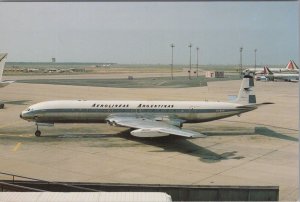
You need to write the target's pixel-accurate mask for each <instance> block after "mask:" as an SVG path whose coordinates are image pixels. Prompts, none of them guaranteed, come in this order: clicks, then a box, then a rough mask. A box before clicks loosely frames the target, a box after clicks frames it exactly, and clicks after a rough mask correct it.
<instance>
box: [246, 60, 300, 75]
mask: <svg viewBox="0 0 300 202" xmlns="http://www.w3.org/2000/svg"><path fill="white" fill-rule="evenodd" d="M269 69H270V70H271V71H272V72H276V73H277V72H278V73H280V72H286V73H288V72H289V73H292V72H295V73H296V72H299V67H298V66H297V65H296V63H295V62H294V61H293V60H290V61H289V62H288V64H287V65H286V67H285V68H269ZM243 72H244V73H246V74H247V73H248V74H249V73H254V74H264V68H261V67H258V68H248V69H245V70H244V71H243Z"/></svg>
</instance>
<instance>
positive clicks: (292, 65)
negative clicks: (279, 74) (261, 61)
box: [285, 60, 299, 71]
mask: <svg viewBox="0 0 300 202" xmlns="http://www.w3.org/2000/svg"><path fill="white" fill-rule="evenodd" d="M285 69H287V70H289V71H293V70H299V67H298V66H297V65H296V63H295V62H294V60H290V61H289V63H288V64H287V65H286V67H285Z"/></svg>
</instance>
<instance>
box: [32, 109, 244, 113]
mask: <svg viewBox="0 0 300 202" xmlns="http://www.w3.org/2000/svg"><path fill="white" fill-rule="evenodd" d="M247 110H249V109H117V108H116V109H97V108H95V109H94V108H93V109H90V108H89V109H85V108H81V109H78V108H70V109H47V110H45V109H44V110H35V111H34V112H35V113H38V112H41V113H45V112H47V113H49V112H51V113H61V112H64V113H71V112H72V113H81V112H92V113H112V112H113V113H220V112H239V111H247Z"/></svg>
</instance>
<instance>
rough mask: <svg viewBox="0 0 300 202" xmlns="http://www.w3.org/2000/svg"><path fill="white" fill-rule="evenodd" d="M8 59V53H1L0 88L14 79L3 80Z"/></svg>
mask: <svg viewBox="0 0 300 202" xmlns="http://www.w3.org/2000/svg"><path fill="white" fill-rule="evenodd" d="M6 59H7V53H0V88H2V87H5V86H7V85H9V84H11V83H13V82H14V81H2V74H3V70H4V66H5V62H6Z"/></svg>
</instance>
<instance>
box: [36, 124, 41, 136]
mask: <svg viewBox="0 0 300 202" xmlns="http://www.w3.org/2000/svg"><path fill="white" fill-rule="evenodd" d="M34 134H35V136H37V137H40V136H41V131H40V130H39V125H38V124H36V131H35V133H34Z"/></svg>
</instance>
